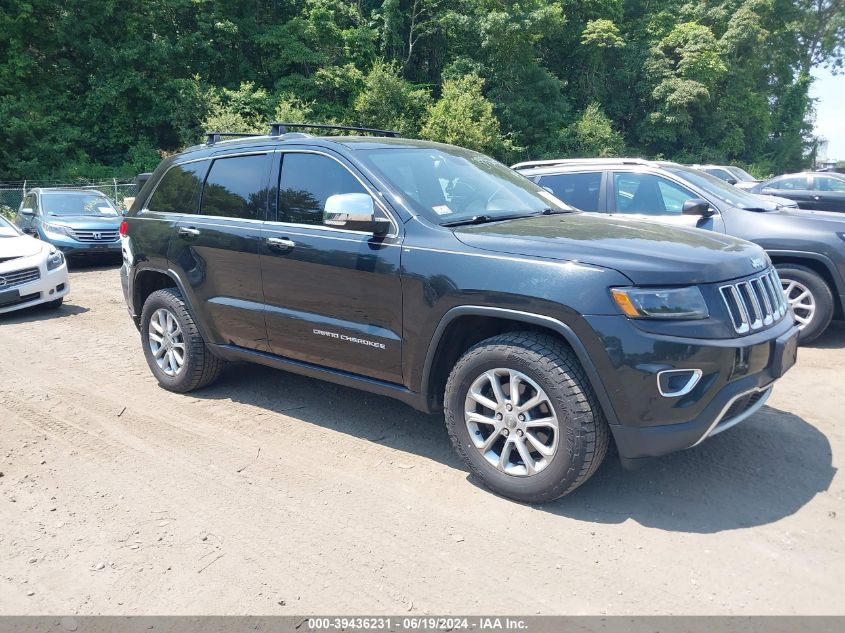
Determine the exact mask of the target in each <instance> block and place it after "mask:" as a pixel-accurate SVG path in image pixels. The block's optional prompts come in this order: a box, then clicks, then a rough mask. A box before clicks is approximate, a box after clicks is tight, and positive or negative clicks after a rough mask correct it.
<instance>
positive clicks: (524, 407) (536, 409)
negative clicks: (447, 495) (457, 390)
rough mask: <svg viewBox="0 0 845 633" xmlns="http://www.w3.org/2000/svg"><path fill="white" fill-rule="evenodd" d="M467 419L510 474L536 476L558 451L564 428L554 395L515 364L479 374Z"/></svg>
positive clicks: (485, 452) (491, 458)
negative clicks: (552, 400) (561, 432)
mask: <svg viewBox="0 0 845 633" xmlns="http://www.w3.org/2000/svg"><path fill="white" fill-rule="evenodd" d="M464 420H465V422H466V425H467V430H468V431H469V436H470V438H471V439H472V442H473V444H474V445H475V448H476V449H477V450H478V451H479V452H480V453H481V455H482V456H483V457H484V459H486V460H487V462H488V463H489V464H490V465H491V466H493V467H494V468H496V469H498V470H500V471H502V472H504V473H506V474H508V475H513V476H516V477H528V476H531V475H536V474H537V473H539V472H540V471H542V470H543V469H544V468H546V466H548V465H549V463H550V462H551V460H552V458H553V457H554V455H555V453H556V452H557V448H558V444H559V441H560V430H559V425H558V419H557V415H556V414H555V412H554V408H553V407H552V403H551V401H550V400H549V397H548V395H546V392H545V391H543V389H542V388H541V387H540V386H539V385H538V384H537V383H536V382H535V381H533V380H532V379H531V378H529V377H528V376H526V375H525V374H523V373H521V372H518V371H515V370H513V369H506V368H497V369H491V370H489V371H486V372H484V373H483V374H481V375H480V376H479V377H478V378H476V379H475V381H474V382H473V383H472V385H471V386H470V388H469V391H468V392H467V396H466V402H465V405H464Z"/></svg>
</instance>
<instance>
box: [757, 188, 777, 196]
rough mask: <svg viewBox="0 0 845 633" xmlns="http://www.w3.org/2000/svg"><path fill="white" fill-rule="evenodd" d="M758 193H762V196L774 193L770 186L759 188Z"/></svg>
mask: <svg viewBox="0 0 845 633" xmlns="http://www.w3.org/2000/svg"><path fill="white" fill-rule="evenodd" d="M760 193H762V194H763V195H764V196H772V195H774V194H775V190H774V189H772V188H771V187H763V188H762V189H761V190H760Z"/></svg>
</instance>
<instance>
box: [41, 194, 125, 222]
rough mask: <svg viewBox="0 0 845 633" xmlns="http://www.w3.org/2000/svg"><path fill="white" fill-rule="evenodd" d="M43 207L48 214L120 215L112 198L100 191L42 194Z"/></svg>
mask: <svg viewBox="0 0 845 633" xmlns="http://www.w3.org/2000/svg"><path fill="white" fill-rule="evenodd" d="M41 208H42V209H43V210H44V213H46V214H48V215H57V216H60V215H86V216H92V217H111V216H115V215H118V213H117V209H115V208H114V205H113V204H112V203H111V200H109V199H108V198H106V197H105V196H104V195H102V194H99V193H77V192H74V193H52V192H49V193H48V192H45V193H42V194H41Z"/></svg>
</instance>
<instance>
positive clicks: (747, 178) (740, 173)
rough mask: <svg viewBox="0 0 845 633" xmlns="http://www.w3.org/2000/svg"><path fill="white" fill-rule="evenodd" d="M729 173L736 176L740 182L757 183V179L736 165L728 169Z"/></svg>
mask: <svg viewBox="0 0 845 633" xmlns="http://www.w3.org/2000/svg"><path fill="white" fill-rule="evenodd" d="M728 171H730V172H731V173H732V174H733V175H734V176H736V177H737V178H738V179H739V181H740V182H757V179H756V178H755V177H754V176H752V175H751V174H749V173H748V172H747V171H745V170H744V169H743V168H742V167H737V166H736V165H731V166H730V167H728Z"/></svg>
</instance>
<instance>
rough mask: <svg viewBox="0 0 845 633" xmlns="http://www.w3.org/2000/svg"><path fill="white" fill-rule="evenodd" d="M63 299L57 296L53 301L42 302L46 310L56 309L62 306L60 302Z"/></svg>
mask: <svg viewBox="0 0 845 633" xmlns="http://www.w3.org/2000/svg"><path fill="white" fill-rule="evenodd" d="M64 300H65V298H64V297H59V298H58V299H55V300H53V301H48V302H47V303H45V304H44V307H45V308H47V309H48V310H58V309H59V308H61V307H62V302H63V301H64Z"/></svg>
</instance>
